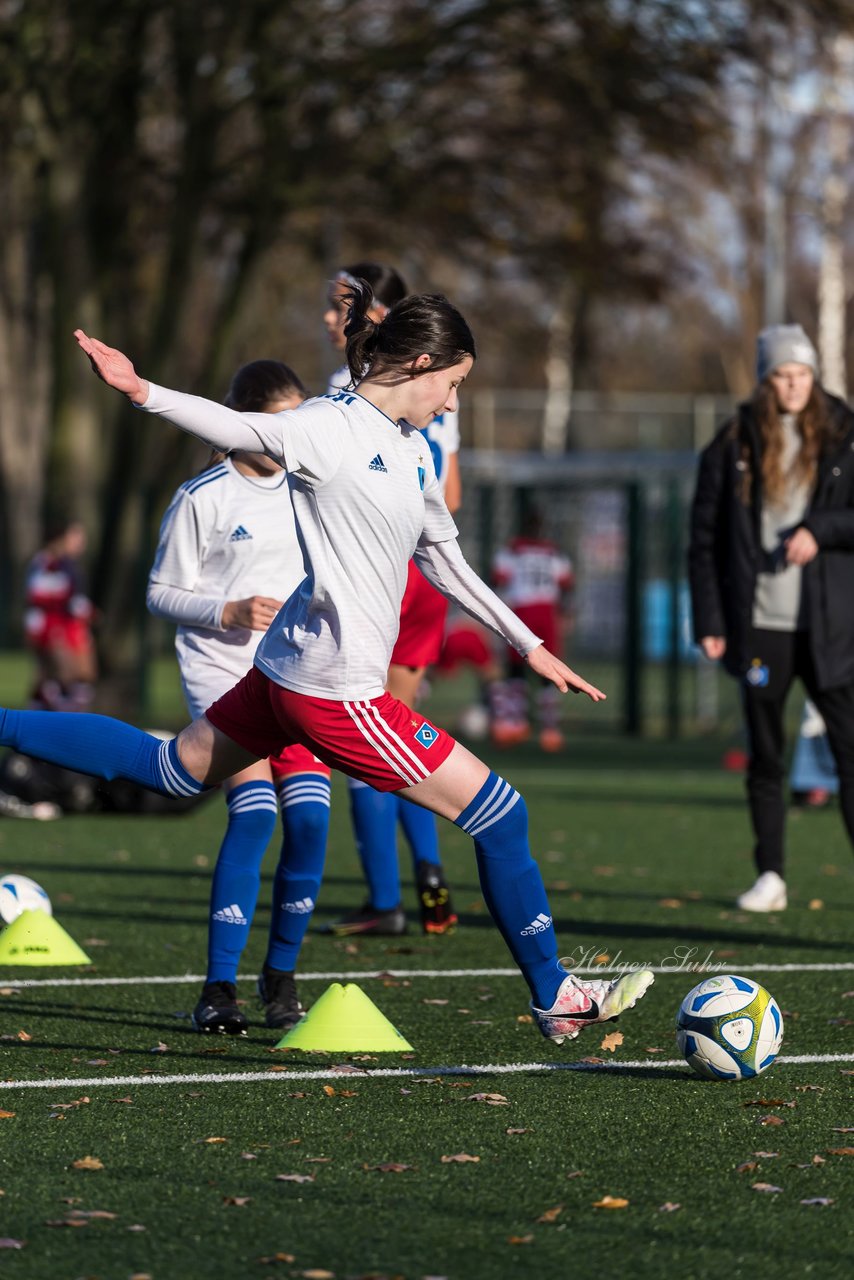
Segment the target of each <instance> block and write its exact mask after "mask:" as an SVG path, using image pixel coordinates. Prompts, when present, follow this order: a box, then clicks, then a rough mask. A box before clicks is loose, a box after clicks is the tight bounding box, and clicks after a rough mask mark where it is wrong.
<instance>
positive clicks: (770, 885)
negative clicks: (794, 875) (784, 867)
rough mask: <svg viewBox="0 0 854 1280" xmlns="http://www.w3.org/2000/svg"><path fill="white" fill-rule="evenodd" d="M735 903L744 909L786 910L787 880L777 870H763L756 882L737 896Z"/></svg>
mask: <svg viewBox="0 0 854 1280" xmlns="http://www.w3.org/2000/svg"><path fill="white" fill-rule="evenodd" d="M735 905H736V906H737V907H739V908H740V909H741V910H742V911H785V910H786V881H785V880H784V879H783V878H782V876H778V875H777V872H776V871H763V872H762V875H761V876H760V877H759V879H758V880H757V881H756V884H755V885H754V886H753V887H752V888H751V889H747V890H746V891H745V892H744V893H742V894H740V895H739V897H737V898H736V900H735Z"/></svg>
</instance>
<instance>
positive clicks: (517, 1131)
mask: <svg viewBox="0 0 854 1280" xmlns="http://www.w3.org/2000/svg"><path fill="white" fill-rule="evenodd" d="M504 1132H505V1133H510V1134H512V1133H530V1132H531V1130H530V1129H505V1130H504Z"/></svg>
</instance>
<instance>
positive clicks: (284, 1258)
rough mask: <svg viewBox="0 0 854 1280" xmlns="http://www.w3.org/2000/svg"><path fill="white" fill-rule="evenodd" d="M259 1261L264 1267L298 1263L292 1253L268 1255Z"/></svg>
mask: <svg viewBox="0 0 854 1280" xmlns="http://www.w3.org/2000/svg"><path fill="white" fill-rule="evenodd" d="M258 1261H259V1262H260V1263H261V1265H262V1266H263V1267H268V1266H269V1265H270V1263H271V1262H296V1257H295V1255H294V1254H292V1253H268V1254H266V1255H265V1256H264V1257H263V1258H259V1259H258Z"/></svg>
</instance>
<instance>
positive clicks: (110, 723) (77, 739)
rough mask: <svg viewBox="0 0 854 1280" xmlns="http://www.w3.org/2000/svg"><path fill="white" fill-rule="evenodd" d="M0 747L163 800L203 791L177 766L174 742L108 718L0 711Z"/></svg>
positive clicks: (193, 779)
mask: <svg viewBox="0 0 854 1280" xmlns="http://www.w3.org/2000/svg"><path fill="white" fill-rule="evenodd" d="M0 746H4V747H14V748H15V750H16V751H20V752H22V753H23V754H24V755H25V756H35V757H36V759H38V760H48V761H50V763H51V764H59V765H63V766H64V767H65V768H66V769H76V770H78V771H79V772H80V773H91V774H93V775H94V776H95V777H97V778H106V779H108V780H110V779H112V778H127V779H128V780H129V781H130V782H138V783H139V784H140V785H141V786H143V787H147V788H148V790H149V791H160V792H162V793H163V794H164V795H167V796H195V795H199V794H200V793H201V792H202V791H207V790H208V788H207V787H206V786H205V784H204V783H203V782H198V781H197V780H196V779H195V778H194V777H193V776H192V775H191V774H189V773H188V772H187V770H186V769H185V768H184V766H183V765H182V764H181V761H180V760H179V759H178V748H177V745H176V740H175V739H174V738H172V739H170V740H169V741H168V742H164V741H163V740H162V739H161V738H155V737H154V736H153V735H152V734H150V733H143V731H142V729H135V728H134V726H133V725H131V724H125V722H124V721H123V720H114V719H113V718H112V717H111V716H94V715H83V714H77V713H73V712H66V711H2V710H0Z"/></svg>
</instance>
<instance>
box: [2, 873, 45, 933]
mask: <svg viewBox="0 0 854 1280" xmlns="http://www.w3.org/2000/svg"><path fill="white" fill-rule="evenodd" d="M22 911H45V912H46V913H47V914H48V915H49V916H52V915H53V908H52V907H51V905H50V898H49V897H48V896H47V894H46V893H45V891H44V889H43V888H42V887H41V885H40V884H36V882H35V880H31V879H30V878H29V876H19V875H16V874H15V873H12V874H10V875H5V876H3V877H2V879H0V916H2V918H3V920H4V921H5V922H6V924H11V923H12V921H13V920H17V918H18V916H19V915H20V914H21V912H22Z"/></svg>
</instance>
